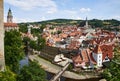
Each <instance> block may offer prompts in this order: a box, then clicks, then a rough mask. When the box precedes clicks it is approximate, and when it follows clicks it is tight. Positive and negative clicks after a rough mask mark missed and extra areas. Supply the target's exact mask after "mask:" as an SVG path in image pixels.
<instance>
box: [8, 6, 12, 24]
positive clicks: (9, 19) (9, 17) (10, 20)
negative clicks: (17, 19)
mask: <svg viewBox="0 0 120 81" xmlns="http://www.w3.org/2000/svg"><path fill="white" fill-rule="evenodd" d="M7 22H8V23H12V22H13V16H12V11H11V9H10V8H9V10H8V15H7Z"/></svg>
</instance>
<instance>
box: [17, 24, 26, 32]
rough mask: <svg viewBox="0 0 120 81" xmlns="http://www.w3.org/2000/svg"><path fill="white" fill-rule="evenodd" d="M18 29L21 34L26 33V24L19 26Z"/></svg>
mask: <svg viewBox="0 0 120 81" xmlns="http://www.w3.org/2000/svg"><path fill="white" fill-rule="evenodd" d="M19 28H20V29H19V30H20V31H21V32H23V33H27V31H28V28H27V24H25V23H21V24H19Z"/></svg>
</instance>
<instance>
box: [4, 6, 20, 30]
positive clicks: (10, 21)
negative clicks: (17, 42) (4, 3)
mask: <svg viewBox="0 0 120 81" xmlns="http://www.w3.org/2000/svg"><path fill="white" fill-rule="evenodd" d="M4 29H5V31H10V30H17V31H19V27H18V25H17V23H14V22H13V15H12V11H11V9H10V8H9V10H8V14H7V22H5V23H4Z"/></svg>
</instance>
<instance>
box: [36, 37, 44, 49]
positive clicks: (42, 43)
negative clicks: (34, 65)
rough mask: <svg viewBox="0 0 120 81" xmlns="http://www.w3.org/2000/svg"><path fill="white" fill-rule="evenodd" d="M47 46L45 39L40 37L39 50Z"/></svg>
mask: <svg viewBox="0 0 120 81" xmlns="http://www.w3.org/2000/svg"><path fill="white" fill-rule="evenodd" d="M44 46H45V39H43V38H42V37H38V45H37V50H38V51H40V50H41V49H42V48H43V47H44Z"/></svg>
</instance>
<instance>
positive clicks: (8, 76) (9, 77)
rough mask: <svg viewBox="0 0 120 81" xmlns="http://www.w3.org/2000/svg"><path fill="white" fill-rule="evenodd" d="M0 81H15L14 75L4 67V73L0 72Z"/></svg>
mask: <svg viewBox="0 0 120 81" xmlns="http://www.w3.org/2000/svg"><path fill="white" fill-rule="evenodd" d="M0 81H16V74H14V73H13V72H12V71H11V70H10V69H9V67H6V70H5V71H4V72H0Z"/></svg>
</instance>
